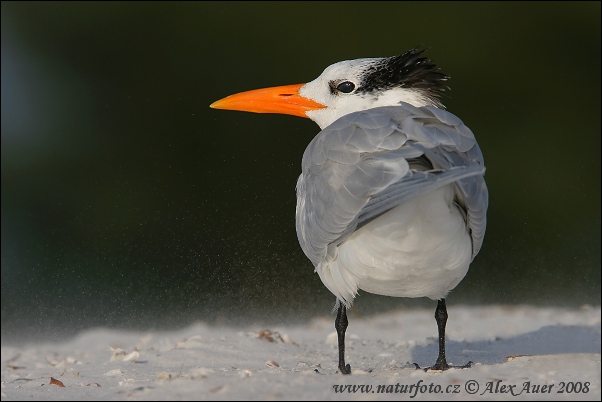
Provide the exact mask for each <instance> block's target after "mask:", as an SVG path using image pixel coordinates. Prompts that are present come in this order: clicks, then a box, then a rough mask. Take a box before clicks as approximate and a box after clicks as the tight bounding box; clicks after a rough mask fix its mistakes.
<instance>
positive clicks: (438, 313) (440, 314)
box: [431, 299, 449, 370]
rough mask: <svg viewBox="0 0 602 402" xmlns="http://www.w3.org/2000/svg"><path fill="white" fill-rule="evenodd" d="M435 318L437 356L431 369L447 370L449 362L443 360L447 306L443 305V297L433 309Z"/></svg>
mask: <svg viewBox="0 0 602 402" xmlns="http://www.w3.org/2000/svg"><path fill="white" fill-rule="evenodd" d="M435 320H437V329H438V330H439V357H438V358H437V362H436V363H435V365H434V366H432V367H431V370H447V369H448V368H449V364H447V361H446V360H445V324H446V323H447V307H445V299H440V300H438V301H437V309H435Z"/></svg>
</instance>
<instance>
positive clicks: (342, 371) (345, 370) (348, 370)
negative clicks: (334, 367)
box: [339, 364, 351, 374]
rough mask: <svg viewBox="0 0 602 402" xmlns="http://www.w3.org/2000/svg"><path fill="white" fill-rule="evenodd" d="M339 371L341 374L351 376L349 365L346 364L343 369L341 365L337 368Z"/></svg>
mask: <svg viewBox="0 0 602 402" xmlns="http://www.w3.org/2000/svg"><path fill="white" fill-rule="evenodd" d="M339 371H340V372H341V374H351V366H350V365H349V364H347V365H346V366H345V367H343V366H342V365H341V366H339Z"/></svg>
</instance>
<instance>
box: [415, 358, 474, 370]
mask: <svg viewBox="0 0 602 402" xmlns="http://www.w3.org/2000/svg"><path fill="white" fill-rule="evenodd" d="M413 364H414V367H416V370H424V371H429V370H433V371H445V370H449V369H467V368H471V367H472V364H473V363H472V361H469V362H468V363H466V364H465V365H463V366H458V367H456V366H453V365H451V364H447V362H446V361H445V360H439V359H437V362H436V363H435V364H434V365H432V366H430V367H425V368H422V367H420V366H419V365H418V364H417V363H413Z"/></svg>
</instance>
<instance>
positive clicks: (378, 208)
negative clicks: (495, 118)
mask: <svg viewBox="0 0 602 402" xmlns="http://www.w3.org/2000/svg"><path fill="white" fill-rule="evenodd" d="M421 161H422V162H421ZM484 173H485V166H484V162H483V155H482V153H481V150H480V148H479V146H478V144H477V142H476V140H475V138H474V135H473V134H472V132H471V131H470V129H469V128H468V127H466V126H465V125H464V124H463V123H462V121H461V120H460V119H459V118H457V117H456V116H454V115H453V114H451V113H449V112H446V111H445V110H442V109H437V108H435V107H431V106H426V107H421V108H416V107H414V106H411V105H409V104H406V103H400V106H390V107H380V108H375V109H370V110H366V111H361V112H356V113H351V114H349V115H346V116H343V117H341V118H340V119H338V120H337V121H335V122H334V123H332V124H331V125H330V126H328V127H326V128H325V129H324V130H322V131H321V132H320V133H319V134H318V135H317V136H316V137H315V138H314V139H313V140H312V141H311V143H310V144H309V146H308V147H307V149H306V150H305V153H304V154H303V162H302V174H301V176H300V177H299V180H298V182H297V236H298V238H299V243H300V244H301V248H302V249H303V251H304V252H305V254H306V255H307V257H308V258H309V259H310V260H311V261H312V262H313V263H314V265H318V264H319V263H320V262H321V261H324V260H331V259H332V258H334V256H335V255H336V253H335V251H336V247H337V246H338V245H340V244H341V243H342V242H343V241H344V240H345V239H346V238H347V237H348V236H350V235H351V234H352V233H353V232H354V231H355V230H356V229H357V228H359V227H361V226H363V225H365V224H366V223H368V222H370V221H371V220H373V219H375V218H376V217H378V216H380V215H381V214H383V213H385V212H386V211H388V210H390V209H391V208H394V207H395V206H397V205H399V204H401V203H403V202H405V201H407V200H409V199H411V198H413V197H416V196H417V195H419V194H422V193H424V192H427V191H432V190H435V189H437V188H439V187H441V186H444V185H447V184H450V183H455V187H456V202H457V203H458V204H459V205H460V206H461V207H462V208H463V209H464V210H465V211H466V221H467V224H468V226H469V228H470V233H471V236H472V245H473V253H472V258H474V257H475V256H476V255H477V253H478V252H479V250H480V248H481V245H482V243H483V237H484V235H485V226H486V212H487V205H488V192H487V187H486V185H485V180H484V178H483V175H484Z"/></svg>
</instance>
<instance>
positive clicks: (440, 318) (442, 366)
mask: <svg viewBox="0 0 602 402" xmlns="http://www.w3.org/2000/svg"><path fill="white" fill-rule="evenodd" d="M435 320H437V329H439V357H437V362H436V363H435V364H434V365H433V366H431V367H427V368H425V369H424V371H428V370H447V369H450V368H461V369H465V368H470V367H472V362H468V363H466V364H465V365H464V366H456V367H454V366H452V365H450V364H448V363H447V360H445V324H446V323H447V307H446V306H445V299H440V300H439V301H438V302H437V308H436V309H435ZM414 366H415V367H416V370H422V368H421V367H420V366H419V365H418V364H416V363H414Z"/></svg>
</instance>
